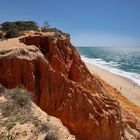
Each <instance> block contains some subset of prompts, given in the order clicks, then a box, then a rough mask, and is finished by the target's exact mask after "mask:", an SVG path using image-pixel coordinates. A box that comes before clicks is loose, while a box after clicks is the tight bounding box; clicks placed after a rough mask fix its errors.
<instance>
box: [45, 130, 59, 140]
mask: <svg viewBox="0 0 140 140" xmlns="http://www.w3.org/2000/svg"><path fill="white" fill-rule="evenodd" d="M44 140H58V138H57V133H56V131H54V130H50V131H49V132H48V133H47V135H46V136H45V138H44Z"/></svg>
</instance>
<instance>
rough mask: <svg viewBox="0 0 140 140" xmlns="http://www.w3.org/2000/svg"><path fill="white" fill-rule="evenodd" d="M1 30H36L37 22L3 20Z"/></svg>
mask: <svg viewBox="0 0 140 140" xmlns="http://www.w3.org/2000/svg"><path fill="white" fill-rule="evenodd" d="M1 27H2V30H3V31H9V30H17V31H23V30H37V29H38V26H37V23H36V22H34V21H15V22H4V23H2V24H1Z"/></svg>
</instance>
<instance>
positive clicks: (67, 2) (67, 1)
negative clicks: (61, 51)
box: [0, 0, 140, 46]
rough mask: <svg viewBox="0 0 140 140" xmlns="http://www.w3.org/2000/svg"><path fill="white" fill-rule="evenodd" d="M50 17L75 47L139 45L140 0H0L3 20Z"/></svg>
mask: <svg viewBox="0 0 140 140" xmlns="http://www.w3.org/2000/svg"><path fill="white" fill-rule="evenodd" d="M47 19H48V20H49V21H50V24H51V25H52V26H55V27H58V28H60V29H62V30H63V31H64V32H69V33H70V34H71V38H72V42H73V44H74V45H76V46H77V45H78V46H140V0H0V22H3V21H11V20H34V21H36V22H38V23H39V24H42V23H43V21H44V20H47Z"/></svg>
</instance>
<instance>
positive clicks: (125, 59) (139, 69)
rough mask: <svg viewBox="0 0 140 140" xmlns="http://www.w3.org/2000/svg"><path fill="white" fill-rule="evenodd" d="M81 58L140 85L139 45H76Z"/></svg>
mask: <svg viewBox="0 0 140 140" xmlns="http://www.w3.org/2000/svg"><path fill="white" fill-rule="evenodd" d="M77 50H78V52H79V53H80V55H81V58H82V59H83V60H84V61H85V62H87V63H90V64H94V65H96V66H98V67H101V68H103V69H105V70H108V71H110V72H112V73H114V74H117V75H120V76H123V77H126V78H128V79H130V80H132V81H134V82H135V83H136V84H138V85H140V47H121V48H118V47H77Z"/></svg>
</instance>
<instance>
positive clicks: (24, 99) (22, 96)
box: [12, 88, 31, 106]
mask: <svg viewBox="0 0 140 140" xmlns="http://www.w3.org/2000/svg"><path fill="white" fill-rule="evenodd" d="M12 98H13V99H14V100H15V101H16V103H17V104H19V105H20V106H24V105H26V104H28V103H29V101H30V98H31V97H30V94H29V92H28V91H26V90H21V89H20V88H16V89H15V90H14V91H13V95H12Z"/></svg>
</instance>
